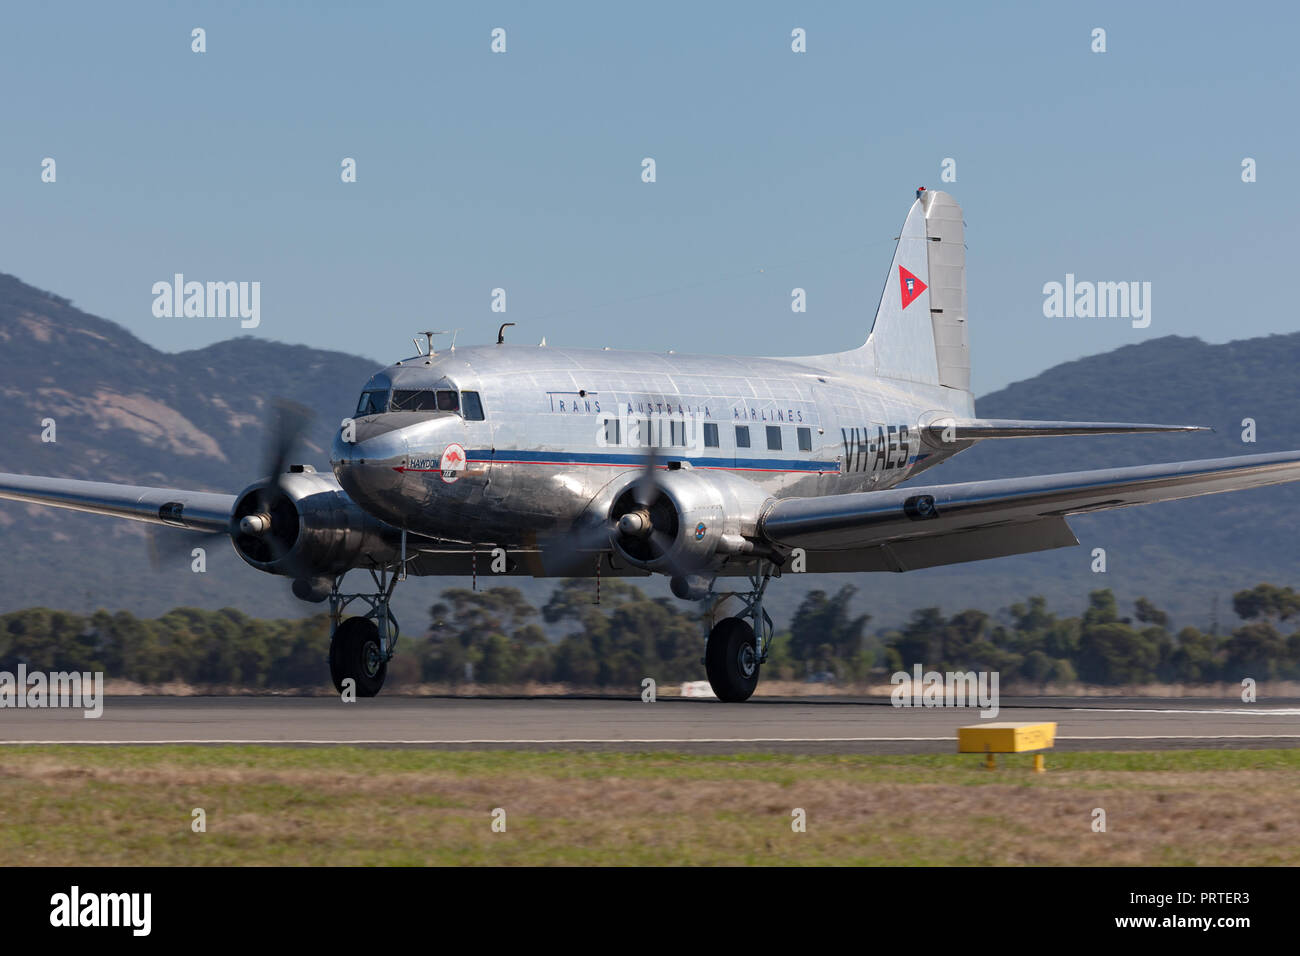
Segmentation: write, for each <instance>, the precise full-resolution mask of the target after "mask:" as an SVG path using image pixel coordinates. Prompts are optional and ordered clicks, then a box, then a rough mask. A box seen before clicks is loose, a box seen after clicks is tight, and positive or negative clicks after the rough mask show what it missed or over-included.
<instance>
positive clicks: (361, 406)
mask: <svg viewBox="0 0 1300 956" xmlns="http://www.w3.org/2000/svg"><path fill="white" fill-rule="evenodd" d="M386 411H388V389H386V388H385V389H376V390H374V391H368V392H362V393H361V401H359V402H357V415H358V417H360V416H362V415H379V414H382V413H383V412H386Z"/></svg>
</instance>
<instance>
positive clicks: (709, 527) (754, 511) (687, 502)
mask: <svg viewBox="0 0 1300 956" xmlns="http://www.w3.org/2000/svg"><path fill="white" fill-rule="evenodd" d="M647 485H648V486H649V489H647ZM766 500H767V495H765V494H763V493H762V492H760V491H759V490H758V489H757V488H755V487H754V486H753V485H752V484H750V483H748V482H743V483H740V484H737V483H735V482H734V481H731V480H729V479H728V477H727V476H723V475H717V474H715V473H713V472H710V473H708V474H702V473H700V472H697V471H694V470H692V469H689V468H682V469H678V470H673V471H667V472H662V473H659V474H657V475H656V476H655V478H654V480H653V482H645V481H632V482H630V483H629V484H628V485H626V486H625V487H624V488H622V489H621V490H620V491H619V492H618V493H617V494H616V495H615V497H614V501H613V504H612V506H611V508H610V512H609V516H610V519H611V521H612V522H613V526H614V533H613V535H612V537H611V543H612V545H613V547H614V550H615V551H616V552H617V553H618V555H619V557H621V558H622V559H623V560H624V561H626V562H627V563H629V564H632V565H634V566H636V567H639V568H644V569H645V570H648V571H658V572H661V573H664V574H669V575H671V576H672V577H673V579H674V591H678V590H679V588H680V591H681V592H682V594H680V595H679V596H685V595H686V593H687V592H689V593H691V594H694V593H696V592H698V591H699V590H700V587H701V586H704V587H707V577H705V576H707V575H709V574H710V573H711V572H714V571H716V570H717V569H718V568H719V567H721V565H722V563H723V562H724V561H725V560H726V559H727V558H728V557H730V556H731V555H734V554H738V553H744V552H746V551H749V550H752V548H753V545H752V544H751V542H750V541H749V540H748V539H747V538H746V537H745V535H746V534H752V532H753V529H754V526H755V524H756V522H757V516H758V512H759V510H760V508H761V506H762V504H763V502H764V501H766ZM701 582H704V584H703V585H701Z"/></svg>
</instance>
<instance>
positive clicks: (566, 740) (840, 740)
mask: <svg viewBox="0 0 1300 956" xmlns="http://www.w3.org/2000/svg"><path fill="white" fill-rule="evenodd" d="M993 721H997V722H1003V721H1016V722H1035V723H1037V722H1043V721H1054V722H1055V723H1056V724H1057V743H1056V748H1057V749H1058V750H1167V749H1174V748H1243V747H1254V748H1258V747H1300V700H1295V699H1290V700H1271V701H1266V702H1259V703H1255V704H1242V703H1237V702H1225V701H1223V700H1207V699H1192V698H1179V699H1160V700H1153V699H1150V698H1141V699H1133V698H1105V699H1100V700H1098V699H1082V698H1004V699H1003V700H1002V701H1001V707H1000V712H999V713H998V714H997V716H996V717H994V718H991V719H990V720H987V721H986V720H984V719H982V718H981V717H980V716H979V712H978V711H976V710H974V709H961V708H915V707H912V708H896V707H892V706H890V704H889V702H888V700H883V699H845V698H833V699H827V698H818V699H800V700H793V699H781V698H755V699H753V700H751V701H749V702H747V703H744V704H721V703H719V702H717V701H715V700H698V699H680V698H660V699H659V700H658V701H656V702H655V703H643V702H642V701H641V700H640V699H638V698H632V699H617V698H487V697H484V698H451V697H423V698H410V697H387V698H385V697H379V698H375V699H372V700H361V701H357V702H355V703H349V704H345V703H343V702H341V701H340V700H338V699H337V698H333V697H110V698H108V699H107V700H106V701H105V702H104V707H103V715H102V716H101V717H99V718H98V719H86V718H85V717H84V716H83V712H82V711H80V710H70V709H42V710H34V709H26V708H22V709H18V708H2V709H0V745H17V744H37V743H40V744H50V743H63V744H73V743H96V744H125V743H134V744H156V745H174V744H220V743H235V744H279V745H299V746H306V745H338V744H355V745H362V746H388V747H427V748H442V749H488V748H499V749H518V750H556V749H577V750H631V751H644V750H665V751H685V752H704V753H709V752H712V753H725V752H741V751H759V752H785V753H950V752H953V751H955V750H956V734H957V728H958V727H960V726H963V725H968V724H980V723H985V722H993Z"/></svg>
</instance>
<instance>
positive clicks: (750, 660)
mask: <svg viewBox="0 0 1300 956" xmlns="http://www.w3.org/2000/svg"><path fill="white" fill-rule="evenodd" d="M773 570H774V567H773V565H772V564H771V563H769V562H766V561H764V562H761V563H760V564H759V566H758V567H757V568H756V569H755V570H754V571H752V572H751V573H750V574H749V575H748V577H749V585H750V589H749V591H747V592H743V593H742V592H738V591H729V592H725V593H722V594H719V595H718V596H717V597H718V601H717V602H715V603H714V605H713V610H714V611H715V612H716V611H717V609H718V608H719V607H720V606H721V605H722V603H723V601H725V600H727V599H728V598H732V597H734V598H738V599H739V600H740V601H741V603H743V604H744V606H745V609H744V610H743V611H741V612H740V613H739V614H737V615H736V616H734V617H724V618H723V619H722V620H720V621H718V622H717V623H716V624H715V625H713V630H711V631H710V632H709V640H708V643H707V644H705V646H704V670H705V672H706V673H707V674H708V676H709V686H710V687H712V688H713V693H714V694H716V695H717V697H718V700H720V701H723V702H725V703H729V704H735V703H740V702H741V701H743V700H749V698H750V696H751V695H752V694H753V693H754V688H756V687H757V686H758V668H759V666H760V665H761V664H762V663H763V662H764V661H766V660H767V654H768V651H769V650H771V647H772V633H773V627H772V618H770V617H769V616H768V614H767V612H766V611H765V610H763V592H765V591H766V590H767V585H768V582H769V581H770V580H771V579H772V572H773Z"/></svg>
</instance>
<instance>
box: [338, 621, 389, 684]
mask: <svg viewBox="0 0 1300 956" xmlns="http://www.w3.org/2000/svg"><path fill="white" fill-rule="evenodd" d="M387 676H388V661H386V660H384V643H383V641H382V640H381V639H380V637H379V628H378V627H376V626H375V622H374V621H372V620H370V618H368V617H350V618H348V619H347V620H346V621H344V622H343V623H342V624H340V625H339V628H338V630H337V631H335V632H334V640H333V641H331V642H330V677H331V678H333V680H334V689H335V690H337V691H338V692H339V693H342V692H343V681H345V680H346V679H347V678H349V677H351V678H352V679H353V680H354V681H356V688H357V696H358V697H374V696H375V695H376V694H378V693H379V689H380V688H381V687H383V686H384V678H385V677H387Z"/></svg>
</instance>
